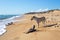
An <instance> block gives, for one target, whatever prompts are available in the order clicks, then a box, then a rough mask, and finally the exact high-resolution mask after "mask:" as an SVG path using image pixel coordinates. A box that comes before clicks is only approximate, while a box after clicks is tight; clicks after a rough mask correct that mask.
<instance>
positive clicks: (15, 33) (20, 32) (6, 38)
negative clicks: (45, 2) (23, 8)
mask: <svg viewBox="0 0 60 40" xmlns="http://www.w3.org/2000/svg"><path fill="white" fill-rule="evenodd" d="M32 16H37V17H42V16H44V17H46V25H50V24H55V23H57V26H58V27H55V25H54V26H51V27H43V23H40V26H39V28H38V27H37V23H36V21H34V20H33V21H31V20H30V19H31V18H32ZM59 18H60V11H58V10H55V11H53V12H49V13H48V12H47V13H43V14H25V15H24V16H23V18H22V19H20V18H18V19H17V20H20V21H17V22H15V23H13V24H12V25H9V26H7V28H6V30H7V32H6V33H4V34H3V35H2V36H0V40H60V19H59ZM33 25H35V26H36V29H37V30H38V31H36V32H32V33H29V34H26V32H27V31H28V30H29V29H30V28H31V27H32V26H33Z"/></svg>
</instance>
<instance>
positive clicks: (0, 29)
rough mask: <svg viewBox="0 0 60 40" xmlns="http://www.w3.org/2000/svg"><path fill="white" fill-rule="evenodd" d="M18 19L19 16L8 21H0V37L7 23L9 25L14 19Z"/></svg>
mask: <svg viewBox="0 0 60 40" xmlns="http://www.w3.org/2000/svg"><path fill="white" fill-rule="evenodd" d="M18 17H21V16H13V17H11V18H8V19H4V20H0V35H2V34H4V33H5V32H6V29H5V28H6V25H8V23H11V22H16V20H15V18H18Z"/></svg>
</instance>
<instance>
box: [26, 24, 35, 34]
mask: <svg viewBox="0 0 60 40" xmlns="http://www.w3.org/2000/svg"><path fill="white" fill-rule="evenodd" d="M35 31H36V29H35V25H33V27H32V28H30V29H29V30H28V32H26V34H28V33H31V32H35Z"/></svg>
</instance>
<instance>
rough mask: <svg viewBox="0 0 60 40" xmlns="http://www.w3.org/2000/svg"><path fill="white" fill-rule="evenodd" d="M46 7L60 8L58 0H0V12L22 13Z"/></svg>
mask: <svg viewBox="0 0 60 40" xmlns="http://www.w3.org/2000/svg"><path fill="white" fill-rule="evenodd" d="M46 8H47V9H56V8H60V0H0V14H23V13H26V12H30V11H36V10H39V9H46Z"/></svg>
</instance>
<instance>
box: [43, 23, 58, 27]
mask: <svg viewBox="0 0 60 40" xmlns="http://www.w3.org/2000/svg"><path fill="white" fill-rule="evenodd" d="M55 25H57V23H56V24H50V25H45V26H43V27H52V26H55Z"/></svg>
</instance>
